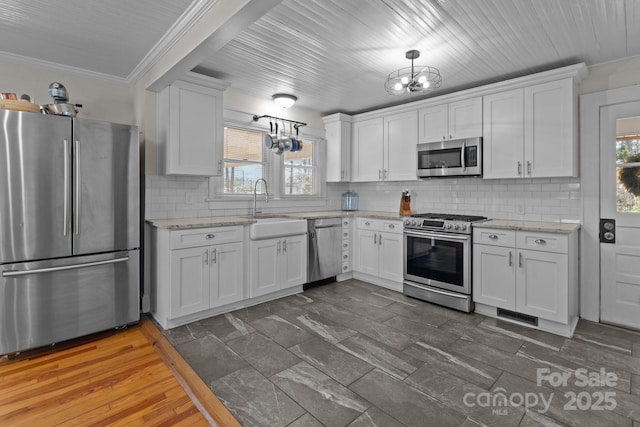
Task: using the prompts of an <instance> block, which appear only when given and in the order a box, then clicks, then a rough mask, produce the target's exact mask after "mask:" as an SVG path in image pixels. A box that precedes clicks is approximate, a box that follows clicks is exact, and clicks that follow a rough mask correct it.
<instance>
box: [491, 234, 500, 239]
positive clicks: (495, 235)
mask: <svg viewBox="0 0 640 427" xmlns="http://www.w3.org/2000/svg"><path fill="white" fill-rule="evenodd" d="M489 238H490V239H491V240H496V239H497V238H498V235H497V234H489Z"/></svg>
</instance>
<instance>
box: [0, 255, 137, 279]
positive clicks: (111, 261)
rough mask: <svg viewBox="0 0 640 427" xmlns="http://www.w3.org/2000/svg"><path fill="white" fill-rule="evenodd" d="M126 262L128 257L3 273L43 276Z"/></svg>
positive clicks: (7, 275)
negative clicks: (44, 274) (56, 272)
mask: <svg viewBox="0 0 640 427" xmlns="http://www.w3.org/2000/svg"><path fill="white" fill-rule="evenodd" d="M125 261H129V257H128V256H126V257H124V258H116V259H108V260H106V261H96V262H87V263H84V264H73V265H63V266H61V267H47V268H37V269H35V270H14V271H3V272H2V277H15V276H26V275H28V274H42V273H51V272H54V271H64V270H75V269H78V268H85V267H95V266H97V265H107V264H117V263H119V262H125Z"/></svg>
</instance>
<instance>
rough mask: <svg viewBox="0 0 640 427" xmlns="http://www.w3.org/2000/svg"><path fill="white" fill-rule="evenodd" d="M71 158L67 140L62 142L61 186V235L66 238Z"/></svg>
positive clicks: (69, 218)
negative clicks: (62, 221)
mask: <svg viewBox="0 0 640 427" xmlns="http://www.w3.org/2000/svg"><path fill="white" fill-rule="evenodd" d="M70 157H71V145H70V143H69V140H68V139H65V140H64V179H63V183H62V185H64V192H63V194H64V195H63V197H64V206H63V209H64V211H63V216H64V224H63V226H62V234H63V235H64V236H66V235H67V234H69V223H70V222H71V194H69V185H70V182H71V167H70V165H69V160H70Z"/></svg>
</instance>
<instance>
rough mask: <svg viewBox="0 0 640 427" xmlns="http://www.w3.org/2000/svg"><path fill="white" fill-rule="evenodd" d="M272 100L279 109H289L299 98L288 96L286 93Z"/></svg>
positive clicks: (277, 94)
mask: <svg viewBox="0 0 640 427" xmlns="http://www.w3.org/2000/svg"><path fill="white" fill-rule="evenodd" d="M272 98H273V102H275V103H276V105H277V106H278V107H282V108H289V107H291V106H292V105H293V104H294V103H295V102H296V101H297V100H298V98H297V97H295V96H293V95H287V94H286V93H276V94H275V95H273V96H272Z"/></svg>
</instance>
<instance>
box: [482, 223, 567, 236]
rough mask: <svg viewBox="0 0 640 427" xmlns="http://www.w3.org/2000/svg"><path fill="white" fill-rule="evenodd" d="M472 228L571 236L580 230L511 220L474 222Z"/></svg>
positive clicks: (565, 224)
mask: <svg viewBox="0 0 640 427" xmlns="http://www.w3.org/2000/svg"><path fill="white" fill-rule="evenodd" d="M473 227H474V228H500V229H504V230H524V231H540V232H544V233H563V234H571V233H573V232H574V231H577V230H579V229H580V224H576V223H570V222H543V221H520V220H511V219H490V220H488V221H482V222H476V223H474V224H473Z"/></svg>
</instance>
